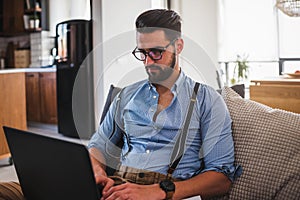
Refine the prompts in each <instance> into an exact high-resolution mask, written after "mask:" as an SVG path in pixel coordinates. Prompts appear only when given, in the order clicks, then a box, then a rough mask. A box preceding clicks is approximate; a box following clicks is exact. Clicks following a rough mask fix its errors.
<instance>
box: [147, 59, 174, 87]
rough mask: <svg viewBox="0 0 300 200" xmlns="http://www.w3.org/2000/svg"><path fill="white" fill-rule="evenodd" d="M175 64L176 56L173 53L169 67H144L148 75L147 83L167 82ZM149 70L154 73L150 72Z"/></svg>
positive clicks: (154, 65)
mask: <svg viewBox="0 0 300 200" xmlns="http://www.w3.org/2000/svg"><path fill="white" fill-rule="evenodd" d="M175 63H176V56H175V53H173V54H172V61H171V64H170V66H166V67H165V68H162V67H160V66H159V65H156V64H153V65H148V66H146V67H145V68H146V72H147V74H148V78H149V81H150V82H151V83H154V84H155V83H160V82H162V81H164V80H167V79H168V78H169V77H170V76H171V74H172V73H173V71H174V67H175ZM149 70H150V72H149ZM151 70H154V71H153V72H151Z"/></svg>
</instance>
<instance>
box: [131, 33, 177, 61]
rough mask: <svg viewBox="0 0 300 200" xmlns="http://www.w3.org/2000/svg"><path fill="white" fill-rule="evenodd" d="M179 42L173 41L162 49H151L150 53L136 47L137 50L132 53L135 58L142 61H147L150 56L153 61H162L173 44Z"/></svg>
mask: <svg viewBox="0 0 300 200" xmlns="http://www.w3.org/2000/svg"><path fill="white" fill-rule="evenodd" d="M176 40H177V38H176V39H174V40H172V41H171V42H170V43H169V44H167V46H165V47H160V48H150V49H149V51H146V50H144V49H138V47H135V49H134V50H133V51H132V54H133V55H134V57H135V58H136V59H138V60H140V61H145V60H146V58H147V56H149V57H150V58H151V59H152V60H160V59H162V54H163V52H165V51H166V50H167V48H168V47H169V46H170V45H171V44H173V43H174V42H175V41H176Z"/></svg>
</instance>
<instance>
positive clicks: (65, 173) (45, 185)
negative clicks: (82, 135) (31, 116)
mask: <svg viewBox="0 0 300 200" xmlns="http://www.w3.org/2000/svg"><path fill="white" fill-rule="evenodd" d="M3 129H4V132H5V135H6V139H7V142H8V146H9V149H10V152H11V155H12V158H13V161H14V164H15V168H16V172H17V176H18V178H19V181H20V184H21V187H22V190H23V193H24V196H25V198H26V200H67V199H72V200H99V199H100V197H101V195H100V192H99V188H98V186H97V185H96V182H95V178H94V173H93V170H92V165H91V162H90V157H89V152H88V150H87V148H86V146H84V145H82V144H77V143H73V142H69V141H64V140H60V139H56V138H51V137H47V136H43V135H40V134H36V133H31V132H28V131H22V130H18V129H14V128H9V127H3Z"/></svg>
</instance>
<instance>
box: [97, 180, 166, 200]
mask: <svg viewBox="0 0 300 200" xmlns="http://www.w3.org/2000/svg"><path fill="white" fill-rule="evenodd" d="M165 197H166V193H165V192H164V191H163V190H162V189H161V188H160V187H159V185H158V184H153V185H138V184H134V183H124V184H122V185H118V186H114V187H111V188H110V189H109V190H108V191H107V192H104V193H103V197H102V198H101V200H123V199H124V200H125V199H131V200H135V199H139V200H156V199H157V200H160V199H164V198H165Z"/></svg>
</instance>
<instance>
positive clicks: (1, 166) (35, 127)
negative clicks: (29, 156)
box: [0, 122, 88, 182]
mask: <svg viewBox="0 0 300 200" xmlns="http://www.w3.org/2000/svg"><path fill="white" fill-rule="evenodd" d="M28 131H30V132H34V133H38V134H42V135H46V136H49V137H55V138H59V139H62V140H67V141H71V142H76V143H80V144H85V145H86V144H87V142H88V141H87V140H81V139H76V138H69V137H65V136H63V135H62V134H59V133H58V130H57V125H52V124H40V123H35V122H28ZM1 181H18V177H17V174H16V171H15V168H14V165H9V159H8V158H5V159H1V160H0V182H1Z"/></svg>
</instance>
